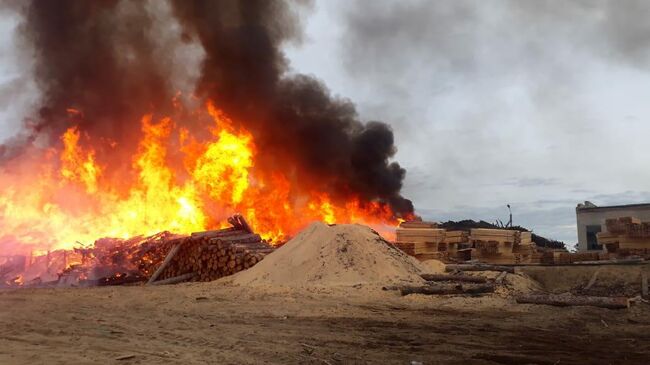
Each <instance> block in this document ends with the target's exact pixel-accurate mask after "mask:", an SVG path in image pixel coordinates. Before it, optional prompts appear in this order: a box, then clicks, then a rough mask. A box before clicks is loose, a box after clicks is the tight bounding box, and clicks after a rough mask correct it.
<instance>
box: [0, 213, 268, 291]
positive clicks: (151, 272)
mask: <svg viewBox="0 0 650 365" xmlns="http://www.w3.org/2000/svg"><path fill="white" fill-rule="evenodd" d="M228 222H229V223H230V224H231V227H229V228H224V229H219V230H215V231H206V232H196V233H192V234H191V235H189V236H180V235H175V234H172V233H170V232H161V233H158V234H155V235H153V236H149V237H144V236H138V237H133V238H129V239H120V238H101V239H98V240H97V241H95V242H94V244H93V245H89V246H82V247H77V248H75V249H73V250H59V251H54V252H51V253H50V252H48V254H47V255H42V256H37V257H31V256H15V257H13V256H12V257H0V287H17V286H29V287H69V286H103V285H126V284H134V283H140V282H144V281H149V283H151V284H156V285H161V284H172V283H177V282H183V281H189V280H193V281H210V280H215V279H218V278H220V277H223V276H226V275H231V274H234V273H236V272H238V271H241V270H245V269H247V268H249V267H251V266H253V265H255V264H256V263H257V262H259V261H261V260H262V259H263V258H264V256H265V255H266V254H268V253H270V252H272V251H273V247H271V246H269V245H268V244H267V243H266V242H264V241H263V240H262V238H261V237H260V236H259V235H258V234H255V233H254V232H253V231H252V229H251V227H250V226H249V225H248V224H247V223H246V220H245V219H244V218H243V217H242V216H241V215H235V216H232V217H230V218H229V219H228Z"/></svg>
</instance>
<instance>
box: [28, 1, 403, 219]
mask: <svg viewBox="0 0 650 365" xmlns="http://www.w3.org/2000/svg"><path fill="white" fill-rule="evenodd" d="M146 4H155V2H152V3H146V2H140V1H128V0H121V1H120V0H106V1H86V0H64V1H36V0H35V1H32V2H29V3H25V4H23V5H22V6H21V8H22V11H23V14H24V24H23V27H22V35H23V37H24V39H25V40H26V41H27V42H28V44H29V45H30V46H31V47H32V48H33V50H34V57H35V78H36V82H37V84H38V86H39V88H40V90H41V91H42V93H43V100H42V103H41V107H40V109H39V111H38V115H37V116H36V117H35V118H34V120H35V121H34V122H33V123H32V125H31V128H30V129H31V131H32V132H33V133H34V134H37V135H46V136H49V137H50V138H52V139H54V138H58V136H59V135H60V134H61V133H62V132H63V131H64V130H65V129H66V128H68V127H69V126H70V124H71V118H70V113H69V112H68V111H67V110H68V109H69V108H75V109H78V110H81V111H83V113H84V115H83V117H82V118H78V120H74V121H73V122H74V123H76V124H79V127H80V129H81V130H82V131H84V132H87V133H90V134H92V135H100V136H102V137H105V138H109V139H111V140H115V141H118V142H119V143H121V144H122V145H127V146H128V145H133V144H134V143H133V142H132V141H131V139H133V138H137V136H138V135H139V134H138V133H137V129H138V128H139V127H138V123H137V122H136V121H137V120H138V118H139V117H140V116H141V114H142V112H143V108H145V109H147V110H155V111H156V112H162V113H164V112H165V109H166V108H167V106H168V105H169V100H170V99H171V96H172V95H173V92H172V91H171V87H170V85H169V77H168V75H169V72H170V71H169V69H168V68H167V66H168V63H166V62H164V60H161V59H160V57H158V56H159V55H160V53H156V47H157V46H160V45H159V44H157V42H158V41H159V39H157V37H156V35H155V34H154V33H153V32H151V28H152V24H153V22H154V19H153V18H152V17H151V15H150V14H151V12H150V11H149V10H148V9H147V5H146ZM171 4H172V12H173V14H174V17H175V18H176V19H177V21H178V22H179V23H180V24H181V27H182V29H183V34H182V37H181V38H182V39H183V41H185V42H198V43H199V44H200V45H201V46H202V48H203V49H204V52H205V58H204V60H203V62H202V65H201V70H200V71H201V72H200V76H199V79H198V81H197V86H196V94H197V95H198V96H199V97H200V98H202V99H210V100H212V101H213V102H214V103H215V105H217V106H218V107H219V108H221V109H222V110H223V111H224V112H225V113H226V114H227V115H228V116H229V117H231V118H232V119H234V120H236V121H237V122H238V123H241V124H242V125H243V126H245V127H246V128H247V129H249V130H250V131H251V132H252V133H253V134H254V136H255V142H256V145H257V147H258V150H259V153H258V156H259V161H258V163H259V164H262V165H264V166H266V167H271V168H274V169H283V170H284V171H286V172H287V173H288V174H289V175H290V178H291V179H294V180H296V181H297V182H298V184H297V185H298V186H302V185H303V184H302V183H304V184H306V185H305V186H309V187H310V188H312V189H313V188H316V189H318V190H320V191H326V192H330V193H331V194H333V195H334V197H336V198H342V199H344V198H349V197H351V196H358V197H360V198H361V199H362V200H364V201H381V202H385V203H388V204H390V205H391V207H392V208H393V209H394V210H395V211H396V212H397V213H398V214H405V213H411V212H413V206H412V204H411V202H410V201H409V200H407V199H405V198H403V197H402V196H401V195H400V189H401V187H402V181H403V179H404V176H405V170H404V169H403V168H401V167H400V166H399V165H398V164H397V163H395V162H389V160H390V158H391V157H393V156H394V154H395V153H396V147H395V144H394V138H393V132H392V130H391V128H390V126H388V125H387V124H385V123H382V122H370V123H363V122H362V121H361V120H360V119H359V116H358V114H357V112H356V109H355V106H354V104H353V103H351V102H350V101H349V100H345V99H341V98H336V97H333V96H332V95H330V93H329V91H328V89H327V87H326V86H325V85H323V84H322V83H321V82H320V81H318V80H316V79H315V78H313V77H311V76H306V75H295V74H290V73H289V72H288V71H289V63H288V61H287V59H286V57H285V55H284V54H283V52H282V46H283V44H284V43H285V42H288V41H291V40H295V39H299V38H300V22H299V17H297V16H296V14H295V13H294V10H293V5H294V4H291V3H289V2H287V1H279V0H259V1H258V0H246V1H244V0H223V1H210V0H206V1H203V0H172V1H171ZM174 67H183V65H175V66H174Z"/></svg>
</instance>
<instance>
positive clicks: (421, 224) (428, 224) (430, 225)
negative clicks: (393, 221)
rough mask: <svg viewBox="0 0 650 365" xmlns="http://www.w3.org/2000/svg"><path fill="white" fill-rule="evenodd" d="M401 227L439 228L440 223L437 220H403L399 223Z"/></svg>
mask: <svg viewBox="0 0 650 365" xmlns="http://www.w3.org/2000/svg"><path fill="white" fill-rule="evenodd" d="M399 226H400V227H401V228H437V227H438V223H436V222H420V221H410V222H402V223H400V225H399Z"/></svg>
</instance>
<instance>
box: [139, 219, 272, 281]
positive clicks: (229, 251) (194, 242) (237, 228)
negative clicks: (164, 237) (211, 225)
mask: <svg viewBox="0 0 650 365" xmlns="http://www.w3.org/2000/svg"><path fill="white" fill-rule="evenodd" d="M236 219H237V221H231V224H232V225H233V226H232V227H230V228H224V229H219V230H215V231H207V232H196V233H192V235H190V236H188V237H180V238H176V239H174V240H170V241H167V242H165V246H166V249H167V252H168V257H169V256H170V255H171V257H169V260H167V259H166V260H165V261H168V262H167V263H165V262H163V263H162V264H160V265H159V269H160V268H162V270H161V271H160V272H159V273H158V275H156V273H154V274H153V275H152V278H151V279H153V280H150V283H155V282H156V280H160V281H165V280H169V281H170V282H174V281H173V280H172V279H174V278H184V279H185V281H187V280H192V281H211V280H216V279H219V278H221V277H224V276H228V275H232V274H234V273H237V272H239V271H242V270H246V269H248V268H250V267H252V266H254V265H255V264H257V263H258V262H260V261H261V260H262V259H263V258H264V257H265V256H266V255H267V254H269V253H271V252H273V250H274V249H273V247H271V246H270V245H268V244H267V243H266V242H264V241H263V240H262V238H261V237H260V236H259V235H258V234H255V233H253V232H252V230H251V229H250V227H249V226H248V225H247V224H245V220H243V218H241V216H239V217H238V218H236ZM239 220H241V221H242V222H240V221H239ZM163 265H164V267H163Z"/></svg>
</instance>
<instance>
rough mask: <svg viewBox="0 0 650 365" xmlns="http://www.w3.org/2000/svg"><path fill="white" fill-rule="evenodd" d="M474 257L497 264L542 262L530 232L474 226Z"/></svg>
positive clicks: (471, 234) (471, 240)
mask: <svg viewBox="0 0 650 365" xmlns="http://www.w3.org/2000/svg"><path fill="white" fill-rule="evenodd" d="M469 238H470V242H471V244H472V247H473V248H474V250H473V251H472V252H473V255H472V258H473V259H478V260H479V261H484V262H489V263H495V264H499V263H502V264H510V263H512V264H516V263H532V262H540V261H541V259H542V257H543V255H542V254H540V253H538V252H537V251H536V249H535V245H534V244H533V241H532V234H531V233H530V232H520V231H516V230H508V229H487V228H474V229H472V230H471V231H470V237H469Z"/></svg>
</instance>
